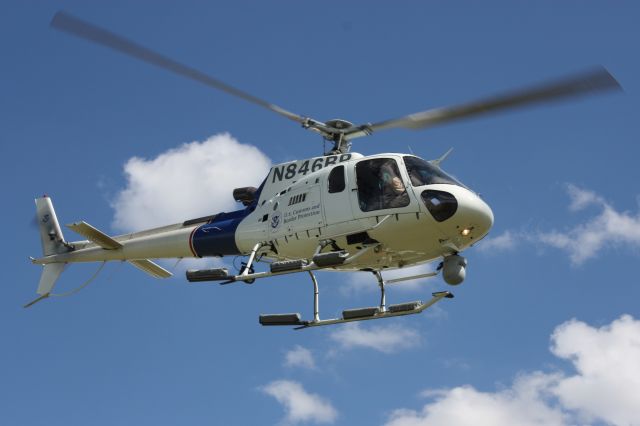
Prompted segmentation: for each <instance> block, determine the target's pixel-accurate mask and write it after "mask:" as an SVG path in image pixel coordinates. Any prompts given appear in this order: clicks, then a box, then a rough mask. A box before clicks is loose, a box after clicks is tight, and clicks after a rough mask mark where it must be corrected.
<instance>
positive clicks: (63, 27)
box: [51, 11, 306, 123]
mask: <svg viewBox="0 0 640 426" xmlns="http://www.w3.org/2000/svg"><path fill="white" fill-rule="evenodd" d="M51 26H52V27H53V28H55V29H57V30H60V31H64V32H66V33H69V34H72V35H75V36H76V37H80V38H83V39H85V40H89V41H92V42H94V43H97V44H101V45H103V46H105V47H108V48H110V49H113V50H117V51H118V52H121V53H124V54H125V55H129V56H133V57H134V58H137V59H139V60H141V61H143V62H147V63H149V64H152V65H155V66H158V67H160V68H164V69H165V70H167V71H171V72H173V73H175V74H178V75H181V76H183V77H186V78H189V79H191V80H195V81H197V82H199V83H202V84H204V85H206V86H209V87H213V88H215V89H218V90H222V91H223V92H226V93H228V94H230V95H233V96H236V97H238V98H241V99H244V100H245V101H248V102H251V103H253V104H256V105H259V106H261V107H264V108H267V109H269V110H271V111H273V112H275V113H278V114H280V115H283V116H285V117H287V118H288V119H290V120H293V121H297V122H298V123H305V121H306V119H305V118H304V117H302V116H300V115H298V114H294V113H292V112H289V111H287V110H286V109H284V108H280V107H279V106H277V105H274V104H272V103H269V102H267V101H265V100H263V99H260V98H257V97H255V96H253V95H251V94H249V93H246V92H243V91H242V90H240V89H236V88H235V87H233V86H229V85H228V84H226V83H223V82H222V81H220V80H218V79H216V78H213V77H211V76H209V75H207V74H205V73H203V72H201V71H198V70H197V69H195V68H191V67H188V66H186V65H183V64H181V63H179V62H176V61H174V60H173V59H170V58H168V57H166V56H163V55H161V54H159V53H157V52H154V51H153V50H151V49H148V48H146V47H142V46H140V45H139V44H136V43H134V42H132V41H130V40H127V39H126V38H124V37H122V36H119V35H117V34H114V33H112V32H110V31H107V30H105V29H103V28H99V27H97V26H95V25H93V24H90V23H88V22H86V21H83V20H81V19H78V18H76V17H74V16H71V15H69V14H68V13H65V12H62V11H60V12H57V13H56V14H55V15H54V17H53V19H52V20H51Z"/></svg>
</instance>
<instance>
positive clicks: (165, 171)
mask: <svg viewBox="0 0 640 426" xmlns="http://www.w3.org/2000/svg"><path fill="white" fill-rule="evenodd" d="M270 165H271V162H270V160H269V159H268V158H267V157H266V156H265V155H264V154H263V153H262V152H260V150H258V149H257V148H256V147H254V146H251V145H244V144H241V143H239V142H238V141H237V140H236V139H234V138H233V137H231V136H230V135H228V134H219V135H215V136H212V137H210V138H208V139H207V140H205V141H204V142H191V143H185V144H183V145H181V146H179V147H178V148H174V149H170V150H168V151H166V152H164V153H162V154H160V155H158V156H157V157H155V158H153V159H149V160H147V159H144V158H139V157H133V158H130V159H129V160H128V161H127V162H126V163H125V165H124V173H125V175H126V179H127V185H126V187H125V188H124V189H123V190H122V191H120V192H119V193H118V194H117V196H116V198H115V200H114V201H113V204H112V207H113V208H114V210H115V217H114V221H113V226H114V227H115V228H117V229H119V230H123V231H131V230H140V229H144V228H150V227H153V226H161V225H168V224H171V223H176V222H180V221H183V220H186V219H190V218H194V217H198V216H205V215H208V214H213V213H217V212H219V211H224V210H227V211H229V210H233V209H236V208H238V207H239V205H238V204H237V203H236V202H235V201H234V200H233V196H232V191H233V189H234V188H238V187H242V186H258V185H259V184H260V182H262V179H264V177H265V176H266V174H267V172H268V170H269V167H270Z"/></svg>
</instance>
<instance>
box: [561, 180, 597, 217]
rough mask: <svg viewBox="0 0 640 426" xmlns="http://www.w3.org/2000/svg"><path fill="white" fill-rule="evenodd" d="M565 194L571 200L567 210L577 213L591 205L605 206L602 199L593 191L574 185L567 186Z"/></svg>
mask: <svg viewBox="0 0 640 426" xmlns="http://www.w3.org/2000/svg"><path fill="white" fill-rule="evenodd" d="M567 193H568V194H569V198H571V204H569V210H571V211H579V210H583V209H584V208H586V207H587V206H590V205H592V204H600V205H602V204H605V202H604V199H603V198H602V197H600V196H599V195H598V194H596V193H595V192H593V191H588V190H585V189H582V188H579V187H577V186H576V185H574V184H571V183H570V184H567Z"/></svg>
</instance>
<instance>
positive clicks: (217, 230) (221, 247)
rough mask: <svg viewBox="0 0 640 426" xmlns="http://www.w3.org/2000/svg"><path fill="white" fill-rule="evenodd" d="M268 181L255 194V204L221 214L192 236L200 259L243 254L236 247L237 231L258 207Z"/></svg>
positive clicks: (195, 252) (197, 229)
mask: <svg viewBox="0 0 640 426" xmlns="http://www.w3.org/2000/svg"><path fill="white" fill-rule="evenodd" d="M266 181H267V178H265V179H264V180H263V181H262V183H261V184H260V186H259V187H258V190H257V191H256V193H255V199H254V200H253V203H251V205H249V206H248V207H247V208H245V209H243V210H236V211H234V212H230V213H219V214H217V215H216V216H215V217H214V218H213V219H211V221H209V222H207V223H205V224H204V225H200V226H199V227H198V228H196V229H195V231H194V232H193V234H192V237H191V247H193V251H194V254H195V255H196V256H198V257H205V256H228V255H237V254H241V253H240V250H239V249H238V246H237V245H236V229H238V225H240V222H242V220H243V219H244V218H245V217H247V216H249V215H250V214H251V212H252V211H254V210H255V208H256V206H257V205H258V200H259V199H260V195H261V193H262V189H263V188H264V184H265V182H266Z"/></svg>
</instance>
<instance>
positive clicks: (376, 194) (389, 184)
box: [35, 153, 493, 271]
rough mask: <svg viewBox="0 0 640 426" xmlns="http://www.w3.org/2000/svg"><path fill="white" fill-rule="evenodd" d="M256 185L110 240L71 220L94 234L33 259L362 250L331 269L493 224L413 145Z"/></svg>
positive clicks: (281, 256) (311, 165)
mask: <svg viewBox="0 0 640 426" xmlns="http://www.w3.org/2000/svg"><path fill="white" fill-rule="evenodd" d="M407 162H410V163H411V164H409V165H408V164H407ZM416 164H417V167H426V166H424V165H425V164H429V167H431V169H430V170H426V171H423V172H424V173H423V175H424V176H426V175H425V173H427V174H428V173H435V174H436V175H438V176H439V178H436V179H431V180H432V181H433V182H431V181H424V180H422V181H421V179H420V177H419V176H418V178H416V176H415V168H416ZM412 167H413V169H412ZM412 173H413V174H414V175H413V176H412V175H411V174H412ZM424 176H423V177H424ZM438 176H437V177H438ZM427 177H428V176H427ZM423 183H426V184H423ZM434 194H435V197H436V198H433V199H429V197H430V196H433V195H434ZM254 195H255V198H254V199H253V200H250V201H247V202H246V204H247V205H246V206H245V208H244V209H242V210H238V211H235V212H231V213H219V214H216V215H212V216H209V217H205V218H200V219H193V220H188V221H185V222H183V223H181V224H175V225H170V226H166V227H162V228H155V229H151V230H147V231H142V232H136V233H131V234H125V235H120V236H116V237H113V241H115V242H116V243H117V244H116V245H115V246H114V247H111V248H109V245H108V244H107V245H105V244H100V241H99V240H98V239H96V238H95V235H94V237H93V238H92V237H91V235H92V234H90V233H87V232H89V231H87V230H86V229H84V228H82V226H84V225H86V226H89V225H87V224H84V225H82V226H81V224H72V225H69V227H70V228H71V229H74V230H75V231H77V232H80V233H81V234H82V235H85V236H89V237H90V238H89V240H86V241H76V242H71V243H65V244H67V246H68V247H72V248H73V249H72V250H63V251H62V252H58V253H51V254H49V255H46V256H44V257H42V258H40V259H35V263H40V264H49V263H60V262H62V263H73V262H95V261H108V260H135V259H152V258H187V257H220V256H230V255H248V254H249V253H250V252H251V251H252V249H253V248H254V247H256V244H259V243H264V244H263V245H262V246H261V247H260V249H259V251H258V252H257V253H256V254H257V255H258V256H264V257H267V258H270V259H273V260H278V261H280V260H287V259H289V260H293V259H307V260H309V259H311V258H312V257H313V256H314V254H315V253H317V250H318V247H319V245H320V244H321V242H323V241H325V242H326V241H330V242H331V245H330V247H329V248H328V250H344V251H346V252H347V253H349V254H351V255H355V254H358V257H357V258H354V259H352V261H350V262H347V263H345V264H343V265H337V266H335V267H333V268H331V269H337V270H378V271H379V270H383V269H389V268H399V267H404V266H410V265H414V264H419V263H423V262H428V261H432V260H434V259H437V258H440V257H444V256H447V255H450V254H454V253H458V252H460V251H462V250H464V249H465V248H467V247H469V246H470V245H472V244H474V243H475V242H477V241H478V240H480V239H481V238H483V237H484V236H485V235H486V234H487V233H488V231H489V229H490V228H491V226H492V224H493V213H492V211H491V209H490V208H489V206H488V205H487V204H486V203H485V202H484V201H482V200H481V199H480V198H479V196H478V195H477V194H475V193H474V192H472V191H471V190H469V189H468V188H466V187H464V186H463V185H462V184H460V183H459V182H457V181H455V179H453V178H451V177H449V176H447V175H446V174H445V173H444V172H442V171H441V169H439V167H437V166H436V165H433V164H431V163H428V162H425V161H424V160H421V159H419V158H417V157H415V156H412V155H406V154H378V155H373V156H366V157H365V156H362V155H361V154H357V153H347V154H339V155H329V156H323V157H316V158H311V159H307V160H299V161H295V162H289V163H284V164H279V165H275V166H273V167H272V168H271V170H270V172H269V175H268V176H267V177H266V179H265V181H264V182H263V184H262V185H261V187H260V188H259V189H258V190H256V191H255V194H254ZM438 197H440V198H441V199H440V200H438ZM442 197H444V198H442ZM47 200H48V199H47ZM49 203H50V201H49ZM434 203H435V204H434ZM443 208H444V210H443ZM438 209H440V211H438ZM447 209H448V210H447ZM51 210H52V209H51ZM47 212H48V210H43V213H42V214H40V215H41V216H43V217H41V218H40V220H41V221H44V220H45V217H44V216H45V215H46V214H50V213H47ZM434 212H435V214H434ZM54 216H55V214H54ZM56 223H57V221H56ZM58 228H59V227H58ZM83 229H84V230H83ZM91 232H93V231H91ZM95 232H97V233H99V231H97V230H95ZM54 234H55V235H56V237H55V238H59V239H60V240H61V241H63V240H62V237H61V236H62V232H61V230H59V229H57V230H56V229H53V231H48V235H49V236H51V235H54ZM367 248H371V249H367ZM45 253H46V250H45Z"/></svg>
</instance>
